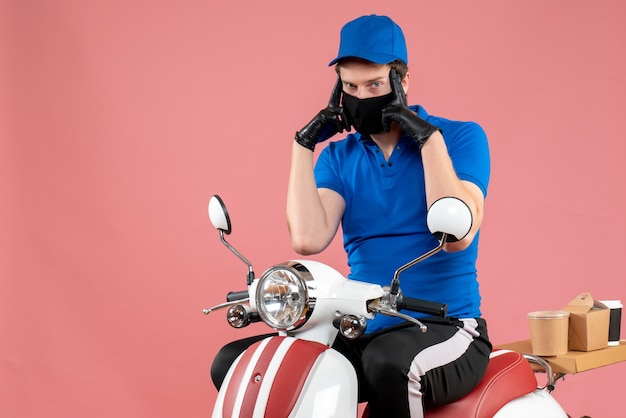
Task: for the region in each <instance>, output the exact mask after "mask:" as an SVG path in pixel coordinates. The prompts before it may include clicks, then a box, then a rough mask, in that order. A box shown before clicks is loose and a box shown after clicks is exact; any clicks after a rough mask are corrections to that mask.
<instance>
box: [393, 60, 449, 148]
mask: <svg viewBox="0 0 626 418" xmlns="http://www.w3.org/2000/svg"><path fill="white" fill-rule="evenodd" d="M389 79H390V80H391V92H392V93H393V99H392V101H391V103H389V104H388V105H387V106H385V108H384V109H383V128H384V129H385V131H386V132H389V129H390V128H391V122H396V123H397V124H398V125H400V128H401V129H402V131H404V133H405V134H407V135H408V136H410V137H411V138H413V140H414V141H415V142H417V144H419V147H420V149H422V146H423V145H424V143H425V142H426V141H427V140H428V138H430V136H431V135H432V134H433V132H435V131H439V130H440V129H439V128H437V127H436V126H433V125H431V124H430V123H428V122H426V121H425V120H424V119H422V118H420V117H418V116H417V115H416V114H415V113H414V112H412V111H411V109H409V108H408V107H407V105H406V96H405V95H404V89H403V88H402V80H401V79H400V75H399V74H398V73H397V71H396V70H395V68H392V69H391V71H389Z"/></svg>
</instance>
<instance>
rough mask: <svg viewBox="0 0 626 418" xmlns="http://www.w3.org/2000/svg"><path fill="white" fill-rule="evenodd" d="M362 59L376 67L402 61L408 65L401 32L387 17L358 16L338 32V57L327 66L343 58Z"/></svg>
mask: <svg viewBox="0 0 626 418" xmlns="http://www.w3.org/2000/svg"><path fill="white" fill-rule="evenodd" d="M348 57H353V58H361V59H364V60H367V61H371V62H374V63H376V64H389V63H390V62H393V61H395V60H401V61H402V62H404V63H405V64H407V65H408V60H407V52H406V42H405V40H404V34H403V33H402V29H401V28H400V26H398V25H397V24H396V23H395V22H394V21H393V20H391V19H390V18H388V17H387V16H378V15H369V16H361V17H359V18H357V19H354V20H352V21H350V22H348V23H346V24H345V25H344V26H343V28H341V35H340V40H339V54H338V55H337V58H335V59H334V60H332V61H331V62H330V64H328V65H329V66H331V65H333V64H335V63H336V62H337V61H339V60H340V59H342V58H348Z"/></svg>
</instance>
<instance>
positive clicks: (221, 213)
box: [209, 195, 232, 235]
mask: <svg viewBox="0 0 626 418" xmlns="http://www.w3.org/2000/svg"><path fill="white" fill-rule="evenodd" d="M209 219H211V223H212V224H213V226H214V227H215V228H216V229H217V230H219V231H223V232H224V233H225V234H226V235H229V234H230V232H231V230H232V229H231V225H230V217H229V216H228V211H227V210H226V205H225V204H224V201H223V200H222V199H221V198H220V197H219V196H218V195H213V196H211V199H210V200H209Z"/></svg>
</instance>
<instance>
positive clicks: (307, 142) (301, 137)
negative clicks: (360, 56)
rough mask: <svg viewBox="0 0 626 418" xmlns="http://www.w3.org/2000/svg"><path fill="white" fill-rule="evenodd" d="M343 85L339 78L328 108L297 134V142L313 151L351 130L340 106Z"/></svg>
mask: <svg viewBox="0 0 626 418" xmlns="http://www.w3.org/2000/svg"><path fill="white" fill-rule="evenodd" d="M342 93H343V84H342V83H341V78H340V77H339V76H337V83H336V84H335V88H334V89H333V92H332V93H331V95H330V100H329V101H328V106H327V107H326V108H325V109H322V110H320V112H319V113H318V114H317V115H316V116H315V117H314V118H313V120H311V122H309V123H308V124H307V125H306V126H305V127H304V128H302V129H301V130H299V131H298V132H296V142H297V143H298V144H300V145H302V146H303V147H305V148H307V149H310V150H311V151H313V150H314V149H315V145H316V144H317V143H318V142H323V141H326V140H327V139H328V138H330V137H332V136H333V135H335V134H337V133H340V132H343V131H344V130H346V131H349V130H350V124H349V123H348V121H347V120H346V117H345V115H344V113H343V108H342V107H341V106H340V103H341V94H342Z"/></svg>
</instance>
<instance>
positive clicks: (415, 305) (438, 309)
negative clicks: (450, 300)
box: [398, 296, 448, 318]
mask: <svg viewBox="0 0 626 418" xmlns="http://www.w3.org/2000/svg"><path fill="white" fill-rule="evenodd" d="M398 308H399V309H406V310H408V311H413V312H421V313H425V314H428V315H435V316H440V317H442V318H445V317H446V315H447V314H448V305H447V304H445V303H438V302H431V301H428V300H423V299H415V298H409V297H406V296H403V297H402V300H400V301H399V302H398Z"/></svg>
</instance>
